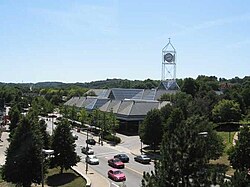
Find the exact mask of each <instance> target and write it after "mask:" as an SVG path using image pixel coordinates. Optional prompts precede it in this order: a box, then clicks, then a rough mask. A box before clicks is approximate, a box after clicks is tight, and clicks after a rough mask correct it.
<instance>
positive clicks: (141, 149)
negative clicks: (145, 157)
mask: <svg viewBox="0 0 250 187" xmlns="http://www.w3.org/2000/svg"><path fill="white" fill-rule="evenodd" d="M140 151H141V154H142V140H141V150H140Z"/></svg>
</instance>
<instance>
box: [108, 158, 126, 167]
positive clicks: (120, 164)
mask: <svg viewBox="0 0 250 187" xmlns="http://www.w3.org/2000/svg"><path fill="white" fill-rule="evenodd" d="M108 164H109V165H110V166H112V167H113V168H124V163H123V162H122V161H121V160H120V159H119V158H111V159H109V160H108Z"/></svg>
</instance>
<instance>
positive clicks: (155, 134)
mask: <svg viewBox="0 0 250 187" xmlns="http://www.w3.org/2000/svg"><path fill="white" fill-rule="evenodd" d="M162 135H163V124H162V118H161V115H160V111H159V110H157V109H154V110H151V111H149V112H148V113H147V116H146V118H145V119H144V120H143V122H142V123H141V124H140V126H139V136H140V139H141V141H142V142H143V143H144V144H147V145H150V146H151V147H153V148H154V151H155V149H156V147H157V146H158V145H159V144H160V142H161V140H162Z"/></svg>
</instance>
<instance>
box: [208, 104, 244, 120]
mask: <svg viewBox="0 0 250 187" xmlns="http://www.w3.org/2000/svg"><path fill="white" fill-rule="evenodd" d="M212 115H213V118H214V120H215V121H216V122H235V121H239V120H240V119H241V110H240V106H239V104H238V103H236V102H235V101H232V100H226V99H223V100H221V101H220V102H219V103H218V104H217V105H215V106H214V108H213V110H212Z"/></svg>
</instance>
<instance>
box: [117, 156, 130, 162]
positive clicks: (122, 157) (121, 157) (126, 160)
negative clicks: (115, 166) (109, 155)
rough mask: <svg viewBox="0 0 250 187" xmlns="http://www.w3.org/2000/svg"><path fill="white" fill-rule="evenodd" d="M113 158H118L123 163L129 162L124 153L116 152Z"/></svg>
mask: <svg viewBox="0 0 250 187" xmlns="http://www.w3.org/2000/svg"><path fill="white" fill-rule="evenodd" d="M114 158H119V159H120V160H121V161H122V162H123V163H125V162H129V157H128V156H127V155H126V154H117V155H115V156H114Z"/></svg>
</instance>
